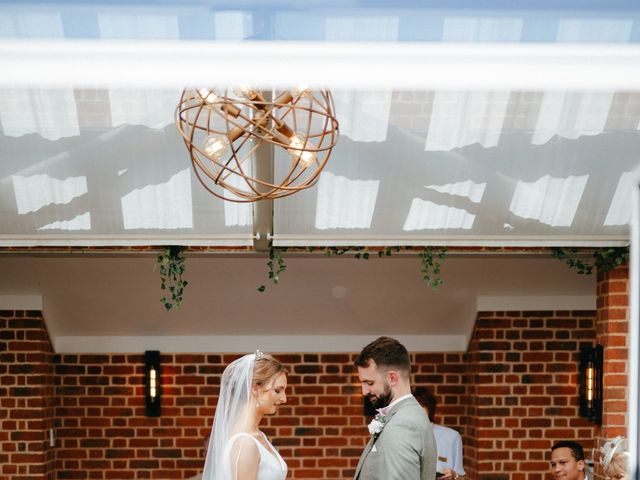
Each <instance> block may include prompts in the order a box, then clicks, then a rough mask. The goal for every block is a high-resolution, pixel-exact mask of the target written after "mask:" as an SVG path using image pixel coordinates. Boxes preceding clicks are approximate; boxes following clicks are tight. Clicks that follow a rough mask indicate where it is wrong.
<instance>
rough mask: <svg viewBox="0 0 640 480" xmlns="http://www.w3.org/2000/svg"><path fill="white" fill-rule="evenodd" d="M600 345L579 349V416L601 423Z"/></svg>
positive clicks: (601, 355) (601, 356) (601, 358)
mask: <svg viewBox="0 0 640 480" xmlns="http://www.w3.org/2000/svg"><path fill="white" fill-rule="evenodd" d="M603 357H604V355H603V349H602V345H596V346H595V347H592V346H586V347H582V349H581V350H580V416H581V417H585V418H588V419H589V420H591V421H592V422H595V424H596V425H602V361H603Z"/></svg>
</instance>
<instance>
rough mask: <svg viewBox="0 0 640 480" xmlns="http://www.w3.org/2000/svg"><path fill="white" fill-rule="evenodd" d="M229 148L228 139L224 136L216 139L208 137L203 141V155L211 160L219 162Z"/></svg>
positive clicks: (214, 136)
mask: <svg viewBox="0 0 640 480" xmlns="http://www.w3.org/2000/svg"><path fill="white" fill-rule="evenodd" d="M228 146H229V139H228V138H227V137H226V136H222V137H218V136H216V135H209V136H208V137H207V138H205V140H204V153H206V154H207V156H209V157H210V158H211V159H213V160H214V161H216V162H219V161H220V160H221V159H222V157H223V155H224V153H225V152H226V151H227V147H228Z"/></svg>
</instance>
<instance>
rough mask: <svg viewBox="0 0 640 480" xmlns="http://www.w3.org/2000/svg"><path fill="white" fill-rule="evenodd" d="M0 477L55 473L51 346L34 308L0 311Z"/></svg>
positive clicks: (50, 475)
mask: <svg viewBox="0 0 640 480" xmlns="http://www.w3.org/2000/svg"><path fill="white" fill-rule="evenodd" d="M0 379H1V382H0V407H1V408H0V426H1V427H2V428H0V477H1V478H2V479H8V480H9V479H20V480H32V479H33V480H35V479H43V478H44V479H53V478H55V452H56V451H55V449H53V448H50V447H49V443H48V435H49V429H50V428H53V424H54V417H53V415H54V396H53V382H54V376H53V367H52V349H51V343H50V342H49V337H48V335H47V331H46V329H45V326H44V320H43V319H42V315H41V313H40V312H31V311H15V312H14V311H12V310H11V311H6V310H3V311H0Z"/></svg>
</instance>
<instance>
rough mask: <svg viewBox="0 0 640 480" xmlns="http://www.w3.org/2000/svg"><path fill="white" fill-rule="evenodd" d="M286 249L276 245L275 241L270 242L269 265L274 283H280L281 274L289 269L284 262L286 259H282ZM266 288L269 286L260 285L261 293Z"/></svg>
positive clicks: (270, 277)
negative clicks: (274, 244)
mask: <svg viewBox="0 0 640 480" xmlns="http://www.w3.org/2000/svg"><path fill="white" fill-rule="evenodd" d="M286 251H287V249H286V247H274V246H273V242H269V261H268V262H267V266H268V267H269V280H271V281H272V282H273V283H274V285H277V284H278V281H279V280H280V274H281V273H282V272H284V271H285V270H286V269H287V266H286V265H285V264H284V260H283V259H282V253H283V252H286ZM266 289H267V287H266V286H265V285H260V286H259V287H258V291H259V292H260V293H262V292H264V291H265V290H266Z"/></svg>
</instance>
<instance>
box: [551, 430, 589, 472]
mask: <svg viewBox="0 0 640 480" xmlns="http://www.w3.org/2000/svg"><path fill="white" fill-rule="evenodd" d="M550 463H551V472H552V473H553V477H554V478H555V479H556V480H587V474H586V471H585V469H586V467H587V466H586V464H585V461H584V450H583V449H582V445H580V444H579V443H576V442H572V441H570V440H562V441H560V442H557V443H556V444H555V445H553V447H551V462H550Z"/></svg>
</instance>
